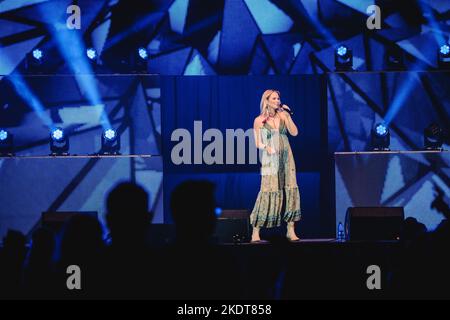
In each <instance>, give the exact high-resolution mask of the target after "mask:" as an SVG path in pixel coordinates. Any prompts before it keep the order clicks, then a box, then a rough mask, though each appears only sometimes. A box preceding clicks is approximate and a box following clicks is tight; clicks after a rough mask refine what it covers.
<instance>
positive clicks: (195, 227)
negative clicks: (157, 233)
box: [170, 181, 216, 242]
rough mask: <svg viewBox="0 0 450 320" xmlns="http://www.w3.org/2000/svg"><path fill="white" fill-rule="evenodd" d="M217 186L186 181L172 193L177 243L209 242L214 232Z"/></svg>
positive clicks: (206, 182)
mask: <svg viewBox="0 0 450 320" xmlns="http://www.w3.org/2000/svg"><path fill="white" fill-rule="evenodd" d="M214 190H215V186H214V184H213V183H211V182H209V181H186V182H183V183H181V184H180V185H178V186H177V187H176V188H175V190H174V191H173V192H172V196H171V199H170V207H171V210H172V216H173V220H174V222H175V226H176V233H177V241H197V242H199V241H200V242H202V241H208V240H209V238H210V237H211V235H212V233H213V232H214V227H215V223H216V216H215V212H214V210H215V199H214Z"/></svg>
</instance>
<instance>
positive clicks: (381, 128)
mask: <svg viewBox="0 0 450 320" xmlns="http://www.w3.org/2000/svg"><path fill="white" fill-rule="evenodd" d="M376 132H377V135H379V136H384V135H386V134H387V132H388V130H387V128H386V126H385V125H384V124H382V123H380V124H378V125H377V126H376Z"/></svg>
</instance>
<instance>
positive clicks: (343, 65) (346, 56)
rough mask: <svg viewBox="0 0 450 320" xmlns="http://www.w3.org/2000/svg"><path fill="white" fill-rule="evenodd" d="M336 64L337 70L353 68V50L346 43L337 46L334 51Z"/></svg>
mask: <svg viewBox="0 0 450 320" xmlns="http://www.w3.org/2000/svg"><path fill="white" fill-rule="evenodd" d="M334 66H335V68H336V71H351V70H353V52H352V50H351V49H349V48H347V47H346V46H344V45H341V46H339V47H337V48H336V50H335V51H334Z"/></svg>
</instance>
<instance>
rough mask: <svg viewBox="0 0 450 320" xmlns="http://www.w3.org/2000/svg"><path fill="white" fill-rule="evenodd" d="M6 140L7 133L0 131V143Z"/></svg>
mask: <svg viewBox="0 0 450 320" xmlns="http://www.w3.org/2000/svg"><path fill="white" fill-rule="evenodd" d="M6 139H8V131H5V130H3V129H1V130H0V141H5V140H6Z"/></svg>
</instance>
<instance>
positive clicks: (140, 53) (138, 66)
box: [26, 47, 150, 73]
mask: <svg viewBox="0 0 450 320" xmlns="http://www.w3.org/2000/svg"><path fill="white" fill-rule="evenodd" d="M85 54H86V57H87V59H88V61H89V62H90V63H91V65H92V66H96V65H97V64H98V58H99V55H98V52H97V50H95V49H94V48H92V47H91V48H87V49H86V52H85ZM149 57H150V56H149V53H148V51H147V49H146V48H144V47H140V48H138V49H137V50H136V51H135V54H134V57H133V60H132V62H131V63H130V65H131V68H132V69H133V71H134V72H140V73H146V72H147V67H148V59H149ZM46 58H48V57H46V53H45V52H44V51H43V50H42V49H40V48H36V49H34V50H33V51H32V52H31V53H29V54H28V55H27V59H26V70H27V72H29V73H40V72H44V71H45V63H44V62H45V61H46Z"/></svg>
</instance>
